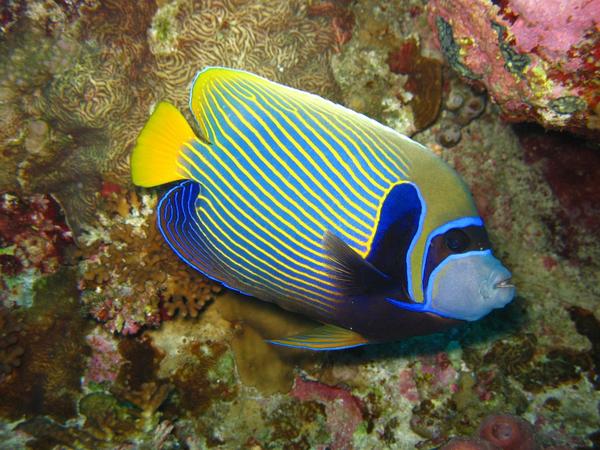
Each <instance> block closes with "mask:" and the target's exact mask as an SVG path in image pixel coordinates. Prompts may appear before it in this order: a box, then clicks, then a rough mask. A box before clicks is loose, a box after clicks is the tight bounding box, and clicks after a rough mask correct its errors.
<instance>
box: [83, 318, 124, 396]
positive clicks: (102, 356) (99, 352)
mask: <svg viewBox="0 0 600 450" xmlns="http://www.w3.org/2000/svg"><path fill="white" fill-rule="evenodd" d="M85 340H86V341H87V343H88V345H89V346H90V348H91V349H92V355H91V357H90V360H89V362H88V367H87V370H86V373H85V375H84V377H83V385H84V386H87V385H89V384H90V383H113V382H114V381H115V380H116V378H117V374H118V373H119V367H120V366H121V364H122V363H123V357H122V356H121V354H120V353H119V350H118V348H117V342H116V340H115V339H114V338H113V336H111V335H109V334H108V333H107V332H106V331H104V330H101V329H99V328H96V329H94V331H93V332H92V334H90V335H88V336H86V338H85Z"/></svg>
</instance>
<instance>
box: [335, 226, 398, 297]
mask: <svg viewBox="0 0 600 450" xmlns="http://www.w3.org/2000/svg"><path fill="white" fill-rule="evenodd" d="M323 246H324V247H325V249H326V250H327V252H328V253H329V256H330V258H331V261H332V263H333V273H332V274H331V276H332V278H333V280H334V281H335V282H336V283H337V284H338V287H339V288H340V289H341V290H342V292H343V293H344V294H345V295H347V296H349V297H358V296H362V295H367V294H372V293H377V292H382V291H383V290H384V289H386V288H388V287H389V286H390V283H391V279H390V278H389V277H388V276H387V275H386V274H384V273H383V272H381V271H380V270H378V269H377V268H376V267H375V266H374V265H373V264H371V263H370V262H368V261H367V260H365V259H364V258H363V257H362V256H360V255H359V254H358V253H356V251H354V249H352V248H351V247H350V246H349V245H348V244H346V243H345V242H344V241H342V240H341V239H340V238H339V237H337V236H336V235H335V234H333V233H331V232H329V231H326V232H325V234H324V236H323Z"/></svg>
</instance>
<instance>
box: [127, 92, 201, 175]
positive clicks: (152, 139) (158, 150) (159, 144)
mask: <svg viewBox="0 0 600 450" xmlns="http://www.w3.org/2000/svg"><path fill="white" fill-rule="evenodd" d="M195 138H196V135H195V134H194V132H193V131H192V128H191V127H190V125H189V124H188V123H187V121H186V120H185V117H183V115H182V114H181V113H180V112H179V110H178V109H177V108H175V107H174V106H173V105H171V104H170V103H166V102H161V103H159V104H158V106H157V107H156V109H155V110H154V112H153V113H152V115H151V116H150V118H149V119H148V122H146V125H145V126H144V128H143V130H142V132H141V133H140V135H139V136H138V139H137V143H136V145H135V148H134V149H133V152H132V154H131V179H132V180H133V183H134V184H136V185H138V186H144V187H151V186H158V185H159V184H165V183H169V182H171V181H176V180H181V179H184V178H186V177H185V176H184V175H183V174H182V173H181V171H180V170H178V168H177V160H178V158H179V153H180V151H181V148H182V146H183V145H184V144H185V143H186V142H189V141H191V140H192V139H195Z"/></svg>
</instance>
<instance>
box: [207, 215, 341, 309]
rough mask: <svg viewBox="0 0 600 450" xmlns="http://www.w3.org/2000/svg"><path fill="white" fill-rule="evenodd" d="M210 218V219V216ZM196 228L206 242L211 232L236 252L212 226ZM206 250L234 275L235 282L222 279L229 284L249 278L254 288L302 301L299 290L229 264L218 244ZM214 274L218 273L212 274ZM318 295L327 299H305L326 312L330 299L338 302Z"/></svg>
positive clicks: (228, 274) (217, 263)
mask: <svg viewBox="0 0 600 450" xmlns="http://www.w3.org/2000/svg"><path fill="white" fill-rule="evenodd" d="M207 217H209V216H208V215H207ZM197 218H198V220H200V221H201V218H200V217H199V216H197ZM209 219H210V217H209ZM196 230H197V231H198V232H199V233H201V234H202V238H203V240H204V242H206V243H209V242H212V241H211V240H210V238H209V236H208V235H207V233H210V235H211V236H212V237H213V239H214V240H216V241H217V242H218V243H219V244H220V245H223V247H224V248H226V249H228V250H229V251H231V252H232V253H236V252H235V250H232V249H231V248H230V247H229V246H228V245H227V243H225V242H223V241H222V240H221V239H220V238H219V237H218V236H216V235H214V233H213V232H212V231H211V229H210V227H204V229H203V228H202V227H196ZM205 230H206V233H205ZM205 252H206V253H207V254H208V253H211V254H212V255H213V258H211V259H212V263H213V264H216V265H219V266H223V267H224V268H223V269H222V270H224V272H223V273H222V275H225V276H231V275H233V277H234V278H231V280H233V282H231V281H230V280H229V279H224V280H222V281H224V282H226V283H227V284H230V285H232V287H234V288H238V287H239V284H238V283H236V281H239V280H245V279H248V280H249V282H250V283H251V285H252V287H253V289H255V290H258V291H261V292H264V293H266V294H267V295H269V296H271V297H272V296H273V291H275V294H276V295H280V294H277V292H278V291H281V292H283V293H284V295H286V296H287V297H286V298H288V299H293V300H294V301H295V302H302V300H301V299H298V293H297V292H294V291H293V290H290V289H286V288H284V287H283V286H280V285H279V284H273V280H269V279H268V278H265V277H264V276H262V275H260V274H258V273H254V272H250V274H244V273H242V272H240V271H239V270H238V269H236V266H235V265H232V264H230V263H229V264H228V263H227V261H230V262H232V261H233V260H232V259H231V257H230V256H229V255H227V254H226V253H225V252H224V251H223V250H222V249H221V248H220V247H219V246H216V245H210V246H207V247H206V249H205ZM217 254H220V255H221V256H220V257H219V256H218V255H217ZM207 256H208V255H207ZM215 261H216V262H215ZM252 265H253V264H252V263H249V266H252ZM259 270H260V269H259ZM212 275H216V274H212ZM259 280H261V281H259ZM236 284H238V286H236ZM244 284H246V282H245V281H244ZM289 285H290V286H292V285H293V284H289ZM242 290H243V289H242ZM269 291H271V292H269ZM312 295H316V294H315V293H312ZM317 297H318V298H325V299H326V301H325V302H322V301H319V300H316V299H314V298H305V300H306V301H307V302H311V303H313V304H312V305H311V306H312V307H315V308H317V309H320V310H322V311H325V312H327V311H330V309H331V308H332V306H331V305H328V303H329V302H330V301H331V302H334V303H335V302H336V300H333V299H331V298H330V297H323V296H321V295H317ZM314 303H316V304H314ZM323 305H327V306H323Z"/></svg>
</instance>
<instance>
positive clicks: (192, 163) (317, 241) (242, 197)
mask: <svg viewBox="0 0 600 450" xmlns="http://www.w3.org/2000/svg"><path fill="white" fill-rule="evenodd" d="M186 147H187V148H188V149H189V150H190V151H191V152H193V154H194V155H195V156H197V157H198V159H199V160H201V161H202V164H204V165H206V166H208V167H211V168H212V170H213V171H214V173H215V174H216V176H217V178H218V179H219V181H221V182H222V183H223V184H224V185H226V186H227V187H228V188H229V190H230V191H231V192H236V193H237V191H236V189H235V188H234V187H233V186H232V185H231V183H229V181H228V180H227V179H226V178H224V177H223V176H222V175H221V172H220V171H219V170H217V169H216V168H215V167H214V166H213V165H211V164H210V163H209V162H208V160H207V159H206V158H205V157H204V155H202V152H199V151H198V150H196V149H195V148H194V147H193V146H192V145H190V144H186ZM181 157H182V158H183V159H185V160H186V161H187V162H188V163H189V164H190V165H191V166H193V167H194V168H195V169H196V170H197V171H198V173H202V171H201V170H200V168H199V167H198V165H197V164H196V163H195V162H194V160H193V159H191V158H190V157H189V156H188V155H186V154H185V152H183V153H182V154H181ZM215 159H218V158H216V155H215ZM219 162H221V163H222V161H221V160H220V159H219ZM181 167H182V168H183V169H184V170H185V171H186V172H187V173H188V174H189V176H190V177H191V178H192V179H193V180H195V181H197V182H198V183H200V184H202V185H203V186H206V185H207V184H208V183H207V182H206V181H205V180H199V179H198V178H196V177H195V176H194V175H193V174H192V173H190V172H189V170H187V168H186V167H185V166H181ZM222 167H223V168H224V169H225V171H227V173H228V174H229V175H231V177H232V178H234V179H235V174H234V173H233V171H232V170H231V169H230V168H229V167H227V166H226V165H222ZM214 186H215V188H217V189H218V190H219V192H220V193H221V195H223V197H227V194H226V193H225V192H223V191H222V190H221V188H220V187H219V186H218V185H217V184H215V185H214ZM247 193H249V194H250V196H251V197H252V198H254V199H255V200H256V201H257V203H259V204H260V205H261V206H263V207H264V208H265V209H269V207H268V206H267V205H265V204H264V202H263V201H262V200H261V199H260V198H259V197H258V196H256V194H254V193H253V192H252V191H251V190H249V191H247ZM237 196H238V198H239V199H240V200H241V201H242V203H244V205H246V207H248V209H250V210H251V211H252V212H253V213H254V214H256V215H257V216H259V217H264V216H263V214H262V213H261V212H260V211H258V210H257V209H256V208H254V205H252V203H250V202H249V201H248V200H247V199H246V198H245V197H244V196H243V195H241V194H239V193H238V194H237ZM231 203H232V204H233V205H237V203H236V202H234V201H231ZM280 220H281V222H283V223H284V224H285V225H287V226H288V227H289V228H290V229H291V230H293V231H294V232H295V233H296V234H297V235H298V236H300V237H302V238H304V239H305V240H307V241H309V242H312V243H314V244H315V245H319V246H320V245H321V241H322V239H323V236H319V234H318V233H316V232H313V236H314V237H318V239H317V240H315V239H313V238H311V237H309V236H307V235H306V234H304V233H302V232H301V231H300V230H299V229H298V228H296V227H295V226H294V225H292V224H291V223H289V222H288V221H286V220H285V219H283V218H280ZM253 223H256V222H255V221H253ZM269 223H271V222H270V221H269ZM274 228H275V229H277V231H278V232H280V233H281V234H283V235H286V236H289V234H287V233H286V232H285V230H282V229H281V228H279V227H274ZM308 230H310V231H313V230H311V229H310V228H309V229H308Z"/></svg>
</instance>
